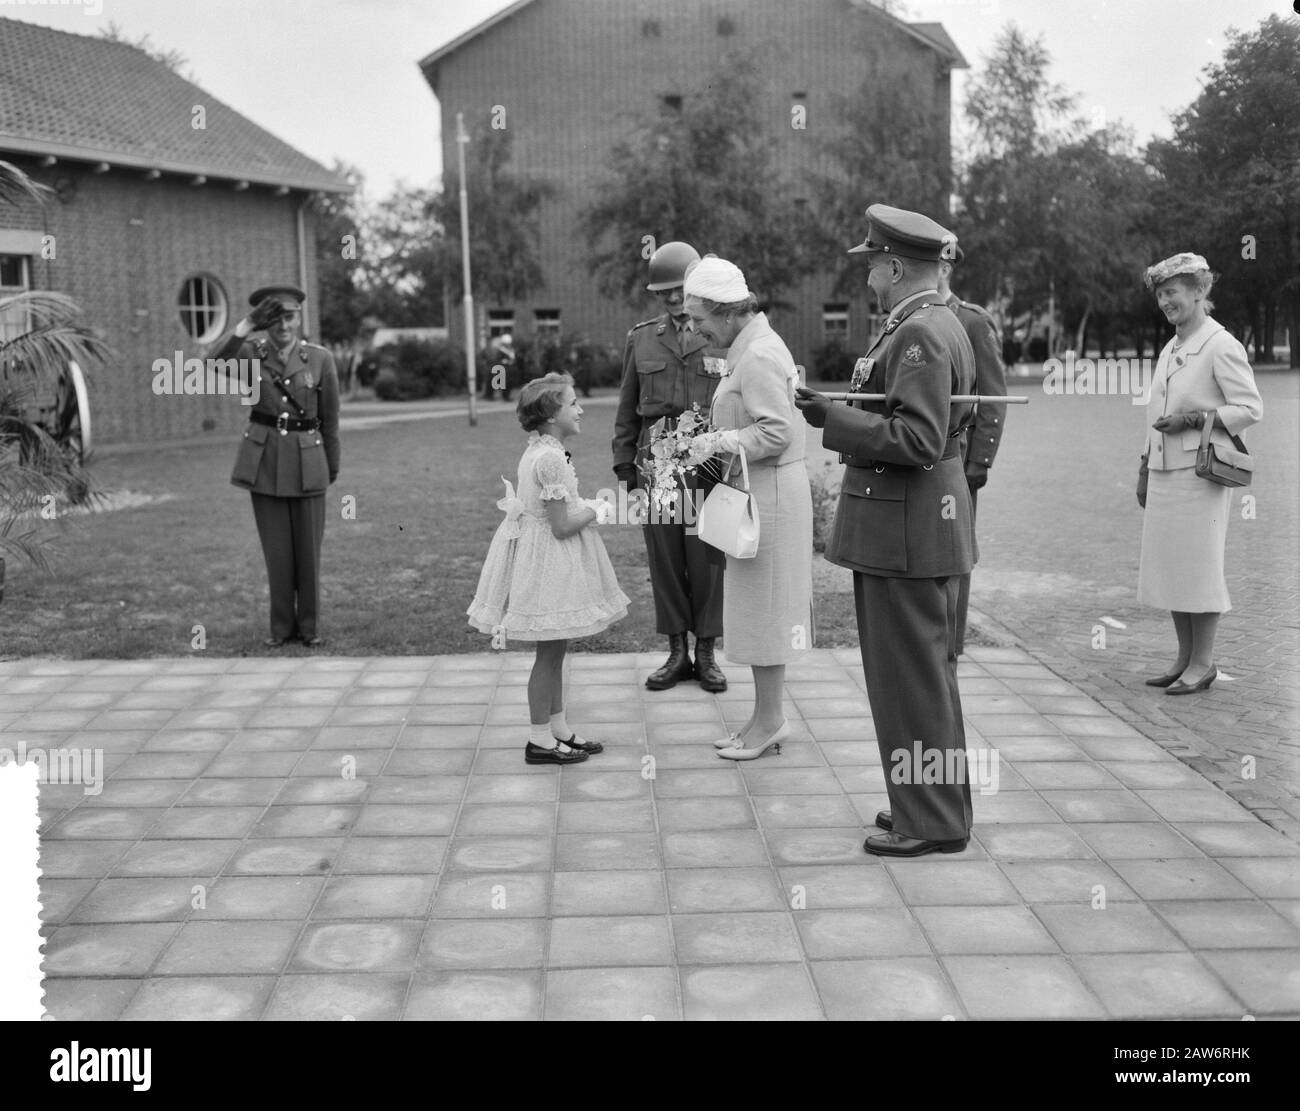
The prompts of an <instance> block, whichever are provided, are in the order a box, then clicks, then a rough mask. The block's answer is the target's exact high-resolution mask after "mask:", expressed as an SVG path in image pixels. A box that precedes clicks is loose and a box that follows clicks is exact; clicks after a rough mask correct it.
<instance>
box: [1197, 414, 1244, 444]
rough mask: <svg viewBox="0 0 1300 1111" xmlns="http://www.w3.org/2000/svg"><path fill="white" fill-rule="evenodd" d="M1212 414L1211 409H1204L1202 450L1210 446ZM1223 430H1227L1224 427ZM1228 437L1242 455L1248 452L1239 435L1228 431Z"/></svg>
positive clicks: (1212, 427) (1212, 425)
mask: <svg viewBox="0 0 1300 1111" xmlns="http://www.w3.org/2000/svg"><path fill="white" fill-rule="evenodd" d="M1214 416H1215V412H1214V410H1213V409H1207V410H1206V411H1205V423H1204V424H1202V425H1201V446H1200V449H1199V450H1200V451H1204V450H1205V449H1206V448H1207V447H1209V446H1210V433H1211V432H1213V431H1214ZM1224 431H1225V432H1227V431H1228V430H1227V429H1226V428H1225V429H1224ZM1228 437H1229V439H1231V440H1232V444H1233V447H1235V448H1236V449H1237V450H1238V451H1239V452H1241V454H1242V455H1249V454H1250V452H1249V451H1247V450H1246V445H1245V444H1243V443H1242V442H1241V437H1240V436H1235V435H1233V433H1231V432H1228Z"/></svg>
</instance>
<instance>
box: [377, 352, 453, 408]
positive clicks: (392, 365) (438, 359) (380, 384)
mask: <svg viewBox="0 0 1300 1111" xmlns="http://www.w3.org/2000/svg"><path fill="white" fill-rule="evenodd" d="M376 365H377V373H376V375H375V379H374V382H375V396H376V397H378V398H381V399H382V400H384V401H410V400H413V399H415V398H423V397H446V396H448V395H450V394H456V393H460V392H462V391H463V390H464V388H465V356H464V353H463V352H462V351H461V349H460V348H459V347H456V346H455V345H454V344H451V343H447V342H446V341H445V340H444V341H439V342H435V343H429V342H426V341H424V340H414V339H406V340H400V341H399V342H397V343H392V344H386V345H385V346H383V347H381V348H380V349H379V351H378V352H377V359H376Z"/></svg>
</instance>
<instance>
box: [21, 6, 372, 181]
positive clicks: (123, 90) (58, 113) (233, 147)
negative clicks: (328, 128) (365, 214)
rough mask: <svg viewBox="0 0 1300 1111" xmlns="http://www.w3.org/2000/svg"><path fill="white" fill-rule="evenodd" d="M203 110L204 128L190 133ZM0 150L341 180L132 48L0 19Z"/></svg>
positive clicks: (258, 176)
mask: <svg viewBox="0 0 1300 1111" xmlns="http://www.w3.org/2000/svg"><path fill="white" fill-rule="evenodd" d="M195 105H202V106H203V107H204V110H205V112H206V116H207V118H206V121H205V122H206V125H207V126H206V127H205V128H204V129H201V130H200V129H197V128H194V127H193V126H192V125H191V120H192V118H193V117H192V114H191V113H192V109H193V108H194V106H195ZM0 151H8V152H21V153H25V154H50V155H54V156H56V157H59V158H67V159H75V160H85V161H92V162H107V163H109V165H111V166H131V167H139V168H142V169H151V170H154V169H156V170H161V171H163V172H164V173H180V174H186V175H198V174H203V175H206V176H208V177H218V178H224V179H229V180H233V181H248V182H254V183H258V184H270V185H277V186H280V185H283V186H288V187H289V188H292V189H307V190H321V191H323V192H331V193H342V192H347V191H348V188H349V187H348V185H347V183H346V182H345V181H343V180H342V179H340V178H339V177H337V176H335V175H334V174H333V173H331V172H330V171H329V170H327V169H326V168H325V167H324V166H322V165H320V163H318V162H315V161H313V160H312V159H310V158H308V157H307V156H306V155H305V154H301V153H299V152H298V151H296V150H294V149H293V147H291V146H289V145H288V144H287V143H284V142H282V141H281V140H279V139H277V138H276V137H275V136H274V135H272V134H271V133H270V132H269V131H266V130H264V129H263V128H261V127H258V126H257V124H255V123H253V122H252V120H249V119H247V118H246V117H244V116H241V115H240V114H239V113H238V112H236V111H235V110H234V109H233V108H230V107H228V106H227V105H225V104H222V103H221V101H219V100H217V99H215V98H214V97H212V96H210V95H209V94H208V93H206V92H204V91H203V90H202V89H201V88H199V87H198V86H197V85H195V84H194V83H193V82H191V81H187V80H185V78H183V77H181V76H180V75H179V74H176V73H173V72H172V71H171V70H170V69H168V68H167V67H166V66H165V65H163V64H162V63H161V62H159V61H156V60H155V59H153V58H151V57H150V56H149V55H148V54H146V53H145V52H144V51H143V50H140V49H139V48H138V47H135V46H129V45H127V44H126V43H118V42H109V41H107V40H105V39H98V38H91V37H89V36H86V35H73V34H69V33H68V32H66V31H56V30H53V29H51V28H49V27H41V26H38V25H36V24H33V23H24V22H23V21H21V20H17V19H5V18H0Z"/></svg>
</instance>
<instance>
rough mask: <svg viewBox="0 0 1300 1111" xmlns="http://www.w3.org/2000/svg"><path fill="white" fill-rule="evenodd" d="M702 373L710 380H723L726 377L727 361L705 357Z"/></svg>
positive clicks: (713, 356) (711, 356) (710, 356)
mask: <svg viewBox="0 0 1300 1111" xmlns="http://www.w3.org/2000/svg"><path fill="white" fill-rule="evenodd" d="M704 373H705V374H707V375H708V376H709V377H710V378H725V377H726V376H727V360H726V359H720V358H718V357H717V356H716V355H705V356H704Z"/></svg>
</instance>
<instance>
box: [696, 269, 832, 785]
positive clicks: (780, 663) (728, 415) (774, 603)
mask: <svg viewBox="0 0 1300 1111" xmlns="http://www.w3.org/2000/svg"><path fill="white" fill-rule="evenodd" d="M683 292H684V293H685V295H686V311H687V313H688V314H689V315H690V318H691V320H692V322H693V323H694V325H695V330H696V331H697V332H699V334H700V335H702V336H703V337H704V338H705V339H707V340H708V341H709V342H710V343H712V344H713V345H714V346H717V347H725V348H727V374H726V376H725V377H724V378H723V379H722V381H721V382H720V383H719V385H718V389H717V392H716V393H715V394H714V395H713V411H712V418H713V423H714V425H715V426H716V427H717V428H719V429H722V430H723V431H717V432H709V433H705V434H704V435H703V436H697V437H696V438H695V440H694V441H693V442H692V445H691V446H692V448H693V449H694V451H695V452H696V453H697V454H698V455H699V456H700V457H702V458H707V457H708V456H710V455H712V454H714V453H715V452H723V453H732V454H733V455H734V453H736V452H738V451H739V450H740V449H742V448H743V449H744V452H745V459H746V462H747V464H748V467H749V481H750V492H751V493H752V494H753V498H754V503H755V505H756V506H757V509H758V554H757V555H755V556H754V558H753V559H735V558H733V557H732V556H730V555H729V556H727V570H726V579H725V582H726V590H725V591H724V592H723V602H722V635H723V637H724V638H725V641H726V654H727V659H728V660H732V661H734V662H736V663H747V664H749V665H750V668H751V670H752V671H753V673H754V696H755V701H754V712H753V713H752V714H751V715H750V718H749V721H747V722H746V723H745V724H744V726H742V727H741V729H740V730H738V731H737V732H735V733H732V734H730V735H729V736H727V737H724V738H722V739H721V740H719V741H715V742H714V747H715V748H717V749H718V755H719V756H721V757H723V758H724V759H727V760H753V759H755V758H756V757H759V756H762V755H763V753H765V752H766V751H767V750H768V749H769V748H772V747H775V749H776V751H777V752H779V751H780V742H781V741H783V740H784V739H785V738H786V737H788V736H789V735H790V725H789V723H788V722H787V721H786V719H785V712H784V709H783V701H782V699H783V695H784V687H785V665H786V664H787V663H789V662H790V661H791V660H792V659H794V658H795V657H796V656H797V654H798V652H799V651H800V649H802V648H808V647H810V646H811V645H810V641H809V637H810V636H811V629H810V628H809V624H810V615H811V606H812V490H811V487H810V486H809V483H808V471H807V468H806V467H805V466H804V430H805V427H806V425H805V423H804V421H803V420H802V419H800V417H799V414H798V413H797V412H796V410H795V405H794V390H795V387H796V386H797V385H799V383H798V381H797V377H798V371H797V369H796V367H795V363H794V359H793V357H792V356H791V355H790V349H789V348H788V347H786V345H785V343H784V342H783V341H782V339H781V337H780V336H778V335H777V334H776V333H775V332H774V331H772V326H771V325H770V324H769V323H768V322H767V316H766V315H765V314H764V313H761V312H758V311H757V307H758V304H757V301H756V299H755V297H754V295H753V294H752V293H750V291H749V287H748V286H747V285H746V283H745V276H744V274H742V273H741V272H740V269H739V267H737V266H735V265H734V264H733V263H730V262H727V261H726V260H725V259H720V258H714V257H712V256H710V257H708V258H705V259H702V260H701V261H699V262H696V263H693V264H692V268H690V269H688V270H687V271H686V284H685V286H684V288H683ZM731 463H732V465H731V468H730V470H731V474H732V475H734V476H738V475H739V473H740V467H739V461H738V460H737V459H732V461H731Z"/></svg>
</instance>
